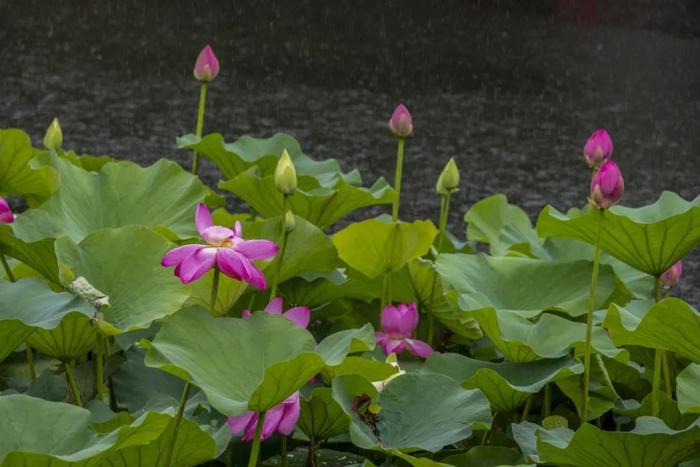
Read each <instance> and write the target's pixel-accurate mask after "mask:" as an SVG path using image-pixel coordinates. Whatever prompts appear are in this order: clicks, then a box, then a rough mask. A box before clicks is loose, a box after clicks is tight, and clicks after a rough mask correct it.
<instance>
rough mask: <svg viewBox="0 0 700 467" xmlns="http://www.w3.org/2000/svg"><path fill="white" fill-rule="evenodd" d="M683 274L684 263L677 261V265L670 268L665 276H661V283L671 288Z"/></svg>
mask: <svg viewBox="0 0 700 467" xmlns="http://www.w3.org/2000/svg"><path fill="white" fill-rule="evenodd" d="M682 274H683V262H682V261H676V264H674V265H673V266H671V267H670V268H668V269H667V270H666V271H665V272H664V273H663V274H661V283H662V284H663V285H665V286H666V287H671V286H672V285H675V284H676V283H677V282H678V281H679V280H680V279H681V275H682Z"/></svg>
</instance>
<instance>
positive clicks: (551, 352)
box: [466, 308, 624, 362]
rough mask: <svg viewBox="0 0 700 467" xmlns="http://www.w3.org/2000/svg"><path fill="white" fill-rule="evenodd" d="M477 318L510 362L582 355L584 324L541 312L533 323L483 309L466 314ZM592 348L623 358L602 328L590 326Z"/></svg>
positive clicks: (512, 315)
mask: <svg viewBox="0 0 700 467" xmlns="http://www.w3.org/2000/svg"><path fill="white" fill-rule="evenodd" d="M466 314H467V315H468V316H471V317H473V318H476V320H477V321H478V322H479V325H480V326H481V328H482V329H483V331H484V334H486V335H487V336H488V337H489V338H490V339H491V340H492V341H493V343H494V345H495V346H496V347H497V348H498V350H499V351H500V352H501V353H502V354H503V355H504V356H505V357H506V358H507V359H508V360H510V361H511V362H531V361H534V360H539V359H541V358H560V357H563V356H565V355H567V354H569V351H570V349H572V348H573V349H574V351H575V353H576V355H583V350H584V346H585V342H586V323H579V322H576V321H570V320H568V319H566V318H563V317H560V316H557V315H553V314H549V313H544V314H542V315H541V316H540V317H539V318H538V319H537V320H536V321H531V320H529V319H526V318H523V317H522V316H519V315H517V314H515V313H511V312H507V311H499V310H494V309H493V308H482V309H480V310H474V311H471V312H469V313H466ZM593 348H594V349H595V350H596V351H597V352H600V353H602V354H603V355H606V356H608V357H611V358H615V357H618V356H620V357H624V353H623V351H622V350H620V349H618V348H617V347H615V346H614V345H613V343H612V342H611V341H610V339H609V338H608V336H606V334H605V332H604V331H603V329H602V328H601V327H599V326H594V327H593Z"/></svg>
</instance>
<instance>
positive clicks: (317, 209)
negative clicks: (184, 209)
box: [219, 168, 395, 228]
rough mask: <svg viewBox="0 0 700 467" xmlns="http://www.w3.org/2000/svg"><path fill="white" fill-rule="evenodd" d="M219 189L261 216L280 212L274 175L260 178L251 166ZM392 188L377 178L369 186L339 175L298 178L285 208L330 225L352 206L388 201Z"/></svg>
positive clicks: (325, 225)
mask: <svg viewBox="0 0 700 467" xmlns="http://www.w3.org/2000/svg"><path fill="white" fill-rule="evenodd" d="M219 188H221V189H223V190H227V191H230V192H232V193H234V194H235V195H236V196H238V197H239V198H241V199H242V200H244V201H245V202H246V203H248V204H249V205H250V206H252V207H253V208H254V209H255V210H256V211H258V212H259V213H261V214H262V215H263V216H265V217H276V216H280V215H282V214H283V213H282V206H283V196H282V193H280V191H279V190H278V189H277V187H276V186H275V181H274V175H272V174H270V175H267V176H264V177H261V176H260V175H259V173H258V170H257V168H251V169H249V170H246V171H245V172H243V173H241V174H240V175H238V176H237V177H235V178H234V179H232V180H228V181H226V182H223V183H220V184H219ZM394 196H395V195H394V190H393V189H392V188H391V187H390V186H389V184H387V182H386V181H385V180H384V179H383V178H380V179H379V180H377V181H376V182H375V183H374V185H372V186H371V187H369V188H364V187H358V186H355V185H351V184H350V183H348V182H347V181H345V179H343V177H341V176H340V175H337V176H335V177H328V178H327V179H326V180H325V182H324V184H322V183H321V182H320V181H319V180H318V179H317V178H315V177H311V176H300V177H298V187H297V190H296V192H294V195H293V196H291V197H290V198H289V209H291V210H292V212H294V213H295V214H296V215H298V216H301V217H303V218H304V219H307V220H308V221H309V222H312V223H313V224H315V225H317V226H318V227H320V228H326V227H330V226H332V225H333V224H335V223H336V222H337V221H338V220H340V219H342V218H343V217H345V216H346V215H348V214H350V213H351V212H352V211H355V210H356V209H360V208H364V207H367V206H374V205H377V204H389V203H391V202H392V201H393V199H394Z"/></svg>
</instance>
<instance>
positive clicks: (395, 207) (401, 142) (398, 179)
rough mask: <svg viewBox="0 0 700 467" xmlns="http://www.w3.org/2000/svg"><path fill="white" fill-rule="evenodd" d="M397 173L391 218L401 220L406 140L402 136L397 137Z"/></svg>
mask: <svg viewBox="0 0 700 467" xmlns="http://www.w3.org/2000/svg"><path fill="white" fill-rule="evenodd" d="M396 141H397V144H396V174H395V176H394V191H396V197H395V198H394V204H393V206H392V209H391V220H392V221H393V222H397V221H398V220H399V198H401V175H402V173H403V148H404V143H405V142H406V140H405V139H404V138H402V137H399V138H397V139H396Z"/></svg>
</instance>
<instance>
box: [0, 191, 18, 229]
mask: <svg viewBox="0 0 700 467" xmlns="http://www.w3.org/2000/svg"><path fill="white" fill-rule="evenodd" d="M14 221H15V215H14V214H12V210H11V209H10V205H9V204H7V201H5V198H2V197H0V224H12V223H13V222H14Z"/></svg>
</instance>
